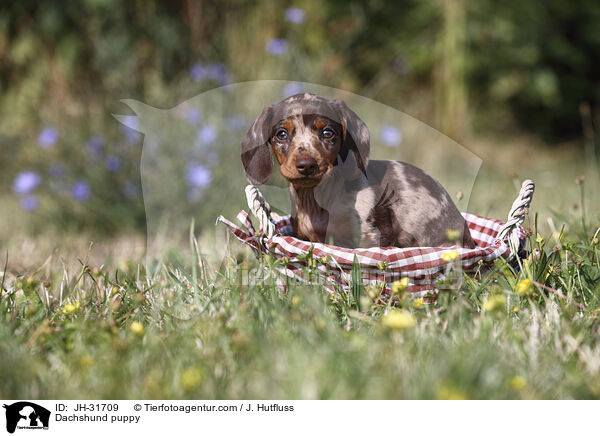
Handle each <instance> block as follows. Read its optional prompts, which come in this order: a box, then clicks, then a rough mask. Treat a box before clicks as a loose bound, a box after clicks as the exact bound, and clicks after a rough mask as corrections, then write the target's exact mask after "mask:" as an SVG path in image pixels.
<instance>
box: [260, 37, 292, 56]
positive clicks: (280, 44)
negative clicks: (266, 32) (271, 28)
mask: <svg viewBox="0 0 600 436" xmlns="http://www.w3.org/2000/svg"><path fill="white" fill-rule="evenodd" d="M265 50H266V51H267V53H269V54H271V55H273V56H281V55H283V54H285V53H286V52H287V51H288V42H287V41H286V40H285V39H282V38H273V39H270V40H268V41H267V43H266V44H265Z"/></svg>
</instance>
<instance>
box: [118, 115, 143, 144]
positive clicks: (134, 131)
mask: <svg viewBox="0 0 600 436" xmlns="http://www.w3.org/2000/svg"><path fill="white" fill-rule="evenodd" d="M127 118H128V119H127V120H126V121H125V123H126V124H121V130H122V131H123V133H124V134H125V140H126V141H127V142H128V143H130V144H136V143H138V142H140V139H142V135H141V133H140V132H139V128H140V119H139V117H135V116H131V117H127Z"/></svg>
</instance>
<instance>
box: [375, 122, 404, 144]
mask: <svg viewBox="0 0 600 436" xmlns="http://www.w3.org/2000/svg"><path fill="white" fill-rule="evenodd" d="M379 139H380V140H381V142H382V143H383V145H386V146H388V147H397V146H399V145H400V143H401V142H402V132H401V131H400V129H398V128H397V127H396V126H392V125H391V124H386V125H384V126H382V127H381V130H380V131H379Z"/></svg>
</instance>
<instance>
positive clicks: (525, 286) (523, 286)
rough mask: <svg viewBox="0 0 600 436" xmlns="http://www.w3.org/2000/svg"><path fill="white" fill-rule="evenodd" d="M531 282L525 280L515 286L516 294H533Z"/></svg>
mask: <svg viewBox="0 0 600 436" xmlns="http://www.w3.org/2000/svg"><path fill="white" fill-rule="evenodd" d="M531 284H532V283H531V280H529V279H523V280H521V281H520V282H519V283H517V285H516V286H515V292H516V293H517V295H519V296H521V297H522V296H523V295H529V294H530V293H531Z"/></svg>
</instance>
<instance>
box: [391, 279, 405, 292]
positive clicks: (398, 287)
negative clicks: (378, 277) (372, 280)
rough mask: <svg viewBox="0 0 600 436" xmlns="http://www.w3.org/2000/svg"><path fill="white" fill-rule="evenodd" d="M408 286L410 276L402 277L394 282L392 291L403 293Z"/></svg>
mask: <svg viewBox="0 0 600 436" xmlns="http://www.w3.org/2000/svg"><path fill="white" fill-rule="evenodd" d="M406 288H408V277H402V278H401V279H400V280H396V281H395V282H393V283H392V292H393V293H394V294H401V293H402V292H404V291H405V290H406Z"/></svg>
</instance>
